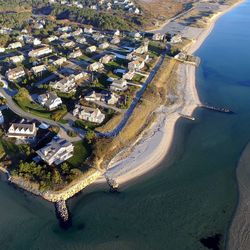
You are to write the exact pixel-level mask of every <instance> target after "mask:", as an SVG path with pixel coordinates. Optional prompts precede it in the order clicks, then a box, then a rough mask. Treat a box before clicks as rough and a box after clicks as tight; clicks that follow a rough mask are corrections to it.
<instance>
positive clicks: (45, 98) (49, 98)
mask: <svg viewBox="0 0 250 250" xmlns="http://www.w3.org/2000/svg"><path fill="white" fill-rule="evenodd" d="M37 101H38V102H39V103H40V104H41V105H42V106H44V107H46V108H47V109H49V110H54V109H56V108H58V107H59V106H60V105H62V99H61V98H60V97H58V96H57V95H56V93H53V92H47V93H45V94H42V95H39V96H38V97H37Z"/></svg>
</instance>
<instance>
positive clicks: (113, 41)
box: [110, 36, 121, 44]
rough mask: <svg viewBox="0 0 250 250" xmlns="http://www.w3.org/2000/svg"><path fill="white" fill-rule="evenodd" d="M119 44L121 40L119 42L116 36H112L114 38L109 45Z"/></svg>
mask: <svg viewBox="0 0 250 250" xmlns="http://www.w3.org/2000/svg"><path fill="white" fill-rule="evenodd" d="M120 42H121V40H120V38H119V37H117V36H114V37H113V38H112V39H111V41H110V43H112V44H119V43H120Z"/></svg>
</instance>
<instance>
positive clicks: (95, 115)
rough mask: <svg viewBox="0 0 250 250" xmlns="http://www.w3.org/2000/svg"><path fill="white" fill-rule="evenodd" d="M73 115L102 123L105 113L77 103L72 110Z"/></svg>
mask: <svg viewBox="0 0 250 250" xmlns="http://www.w3.org/2000/svg"><path fill="white" fill-rule="evenodd" d="M73 115H74V116H75V117H77V118H79V119H81V120H85V121H89V122H94V123H98V124H100V123H102V122H103V121H104V119H105V115H104V114H103V113H102V112H101V111H100V110H99V109H98V108H90V107H85V106H82V105H79V104H77V105H76V106H75V109H74V110H73Z"/></svg>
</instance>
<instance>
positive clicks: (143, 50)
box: [134, 41, 149, 55]
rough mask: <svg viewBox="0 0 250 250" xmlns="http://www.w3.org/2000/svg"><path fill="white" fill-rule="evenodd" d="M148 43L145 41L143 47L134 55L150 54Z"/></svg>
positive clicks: (136, 50)
mask: <svg viewBox="0 0 250 250" xmlns="http://www.w3.org/2000/svg"><path fill="white" fill-rule="evenodd" d="M148 44H149V43H148V41H144V42H143V43H142V45H141V46H140V47H138V48H136V49H135V50H134V53H137V54H141V55H142V54H145V53H147V52H148Z"/></svg>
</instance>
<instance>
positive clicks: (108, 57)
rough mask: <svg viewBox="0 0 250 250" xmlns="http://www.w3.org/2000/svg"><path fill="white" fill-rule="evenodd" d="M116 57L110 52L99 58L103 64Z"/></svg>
mask: <svg viewBox="0 0 250 250" xmlns="http://www.w3.org/2000/svg"><path fill="white" fill-rule="evenodd" d="M114 58H115V56H114V55H108V54H107V55H105V56H103V57H101V58H100V59H99V62H100V63H102V64H107V63H109V62H111V61H113V60H114Z"/></svg>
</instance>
